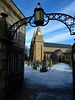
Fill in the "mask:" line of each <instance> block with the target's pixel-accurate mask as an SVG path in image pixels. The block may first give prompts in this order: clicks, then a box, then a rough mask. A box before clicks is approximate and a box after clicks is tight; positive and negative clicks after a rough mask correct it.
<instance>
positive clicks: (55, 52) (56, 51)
mask: <svg viewBox="0 0 75 100" xmlns="http://www.w3.org/2000/svg"><path fill="white" fill-rule="evenodd" d="M59 51H61V50H60V49H58V50H55V51H54V52H53V54H57V53H58V52H59ZM61 52H62V51H61Z"/></svg>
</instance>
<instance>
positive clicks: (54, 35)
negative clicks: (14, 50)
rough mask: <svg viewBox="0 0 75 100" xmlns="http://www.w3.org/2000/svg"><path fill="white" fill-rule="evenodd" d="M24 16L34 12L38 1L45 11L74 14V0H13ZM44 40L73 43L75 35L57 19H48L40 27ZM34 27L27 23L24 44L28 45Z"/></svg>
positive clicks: (34, 29)
mask: <svg viewBox="0 0 75 100" xmlns="http://www.w3.org/2000/svg"><path fill="white" fill-rule="evenodd" d="M13 2H14V3H15V4H16V5H17V7H18V8H19V9H20V10H21V12H22V13H23V14H24V15H25V16H26V17H29V16H32V15H33V14H34V8H36V6H37V4H38V2H40V3H41V7H42V8H43V9H44V11H45V12H46V13H64V14H68V15H71V16H75V0H13ZM40 28H41V32H42V35H43V39H44V41H45V42H52V43H63V44H71V45H72V44H73V43H74V38H75V35H70V32H69V30H68V28H67V27H66V26H65V25H64V24H63V23H61V22H59V21H54V20H50V21H49V23H48V24H47V25H46V26H43V27H40ZM34 31H36V28H34V27H31V26H30V25H29V24H28V26H27V27H26V45H27V46H28V47H29V46H30V43H31V39H32V36H33V33H34Z"/></svg>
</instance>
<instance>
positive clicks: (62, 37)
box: [44, 32, 74, 43]
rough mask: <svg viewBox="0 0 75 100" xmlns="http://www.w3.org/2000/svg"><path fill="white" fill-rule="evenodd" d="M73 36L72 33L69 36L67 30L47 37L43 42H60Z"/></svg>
mask: <svg viewBox="0 0 75 100" xmlns="http://www.w3.org/2000/svg"><path fill="white" fill-rule="evenodd" d="M73 38H74V36H73V35H72V36H71V35H70V33H69V32H65V33H61V34H57V35H53V36H52V37H48V38H46V39H44V40H45V42H53V43H56V42H62V41H65V40H69V39H73Z"/></svg>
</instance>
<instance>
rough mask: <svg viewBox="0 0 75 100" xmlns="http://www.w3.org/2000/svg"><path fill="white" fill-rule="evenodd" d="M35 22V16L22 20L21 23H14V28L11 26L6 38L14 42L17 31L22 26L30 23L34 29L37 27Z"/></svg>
mask: <svg viewBox="0 0 75 100" xmlns="http://www.w3.org/2000/svg"><path fill="white" fill-rule="evenodd" d="M33 20H34V15H33V16H30V17H27V18H23V19H20V20H19V21H17V22H16V23H14V24H13V25H12V26H10V28H9V29H8V30H7V34H6V38H7V39H10V40H12V39H13V38H14V35H15V33H16V31H17V30H18V29H19V28H20V27H21V26H23V25H25V24H27V23H29V24H30V25H31V26H32V27H35V26H34V25H33Z"/></svg>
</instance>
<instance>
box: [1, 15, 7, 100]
mask: <svg viewBox="0 0 75 100" xmlns="http://www.w3.org/2000/svg"><path fill="white" fill-rule="evenodd" d="M1 15H2V18H0V100H5V88H6V69H7V45H6V41H4V40H5V35H6V17H7V14H5V13H2V14H1Z"/></svg>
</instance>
